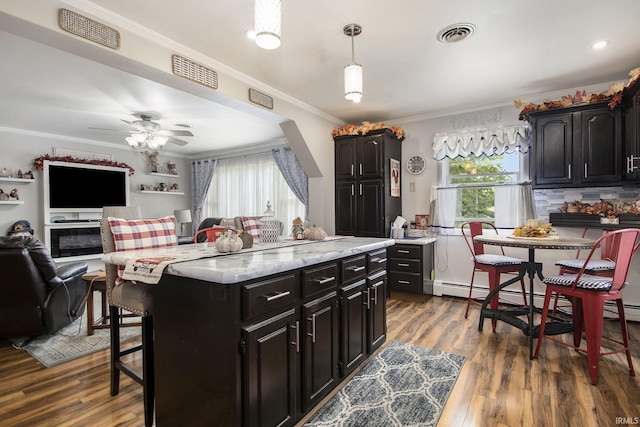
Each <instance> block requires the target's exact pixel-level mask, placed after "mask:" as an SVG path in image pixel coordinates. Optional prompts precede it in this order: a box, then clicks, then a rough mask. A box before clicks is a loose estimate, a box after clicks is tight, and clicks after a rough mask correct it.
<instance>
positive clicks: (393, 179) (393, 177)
mask: <svg viewBox="0 0 640 427" xmlns="http://www.w3.org/2000/svg"><path fill="white" fill-rule="evenodd" d="M389 171H390V173H389V181H390V183H389V184H390V185H389V188H390V189H391V197H400V161H399V160H396V159H389Z"/></svg>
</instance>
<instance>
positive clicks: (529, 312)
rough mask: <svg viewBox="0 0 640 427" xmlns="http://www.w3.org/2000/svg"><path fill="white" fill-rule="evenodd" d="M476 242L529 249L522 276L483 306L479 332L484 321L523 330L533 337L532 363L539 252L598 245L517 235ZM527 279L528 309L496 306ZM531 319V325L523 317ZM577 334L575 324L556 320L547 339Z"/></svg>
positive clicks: (482, 238)
mask: <svg viewBox="0 0 640 427" xmlns="http://www.w3.org/2000/svg"><path fill="white" fill-rule="evenodd" d="M473 240H474V241H475V242H478V243H482V244H485V245H494V246H502V247H513V248H525V249H527V250H528V252H529V256H528V259H527V260H526V261H525V262H523V263H522V265H521V268H520V273H519V274H518V275H517V276H515V277H513V278H511V279H509V280H507V281H505V282H503V283H501V284H500V285H498V286H497V287H496V288H495V289H493V290H491V292H489V294H488V295H487V296H486V298H485V299H484V301H483V303H482V308H481V310H480V323H479V325H478V331H482V327H483V324H484V319H485V318H489V319H494V320H501V321H503V322H505V323H508V324H510V325H512V326H515V327H517V328H519V329H520V330H521V331H522V332H523V333H524V334H525V335H526V336H528V337H529V359H532V360H533V340H534V338H538V333H539V331H540V325H535V323H534V317H533V316H534V313H536V312H537V313H540V312H541V310H540V309H538V308H536V307H535V304H534V282H535V278H536V276H537V277H538V278H539V279H540V280H541V281H542V280H544V276H543V274H542V263H541V262H536V256H535V254H536V250H559V249H564V250H580V249H591V248H592V247H593V245H594V244H595V242H596V241H595V240H593V239H587V238H584V237H583V238H578V237H564V236H560V235H552V236H545V237H520V236H514V235H505V234H502V235H500V234H498V235H489V234H487V235H480V236H476V237H474V238H473ZM525 276H528V278H529V298H528V303H527V305H525V306H520V307H509V308H502V309H501V308H499V307H497V305H495V303H494V304H492V301H493V302H495V301H496V298H494V297H497V295H498V293H499V292H500V290H501V289H504V288H505V287H507V286H509V285H511V284H513V283H516V282H518V281H520V280H522V279H523V278H524V277H525ZM523 316H527V321H524V320H523V319H521V317H523ZM572 331H573V323H572V322H571V321H570V320H560V319H555V320H553V321H551V322H549V323H547V325H546V327H545V334H546V335H557V334H564V333H569V332H572Z"/></svg>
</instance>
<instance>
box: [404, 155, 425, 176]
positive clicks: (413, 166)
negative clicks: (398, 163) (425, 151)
mask: <svg viewBox="0 0 640 427" xmlns="http://www.w3.org/2000/svg"><path fill="white" fill-rule="evenodd" d="M425 166H426V162H425V161H424V157H422V156H413V157H411V158H410V159H409V160H407V170H408V171H409V173H411V174H414V175H418V174H419V173H422V171H424V168H425Z"/></svg>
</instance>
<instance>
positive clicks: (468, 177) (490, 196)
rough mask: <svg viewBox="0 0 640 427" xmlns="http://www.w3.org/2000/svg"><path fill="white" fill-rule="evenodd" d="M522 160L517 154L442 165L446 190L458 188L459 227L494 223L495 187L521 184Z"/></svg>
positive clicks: (442, 163)
mask: <svg viewBox="0 0 640 427" xmlns="http://www.w3.org/2000/svg"><path fill="white" fill-rule="evenodd" d="M523 158H524V156H522V155H520V154H519V153H518V152H515V153H505V154H502V155H493V156H486V155H481V156H475V155H471V156H468V157H456V158H455V159H453V160H449V159H445V160H443V161H442V162H440V164H441V167H442V172H443V178H444V179H443V181H444V186H446V187H457V192H456V221H455V226H456V227H459V226H460V225H461V224H462V223H464V222H468V221H489V222H493V221H494V219H495V186H496V185H500V184H515V183H517V182H520V181H521V170H522V169H524V168H521V167H520V166H521V161H523Z"/></svg>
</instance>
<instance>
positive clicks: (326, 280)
mask: <svg viewBox="0 0 640 427" xmlns="http://www.w3.org/2000/svg"><path fill="white" fill-rule="evenodd" d="M332 280H336V278H335V276H331V277H325V278H324V279H316V282H318V285H324V284H325V283H329V282H331V281H332Z"/></svg>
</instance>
